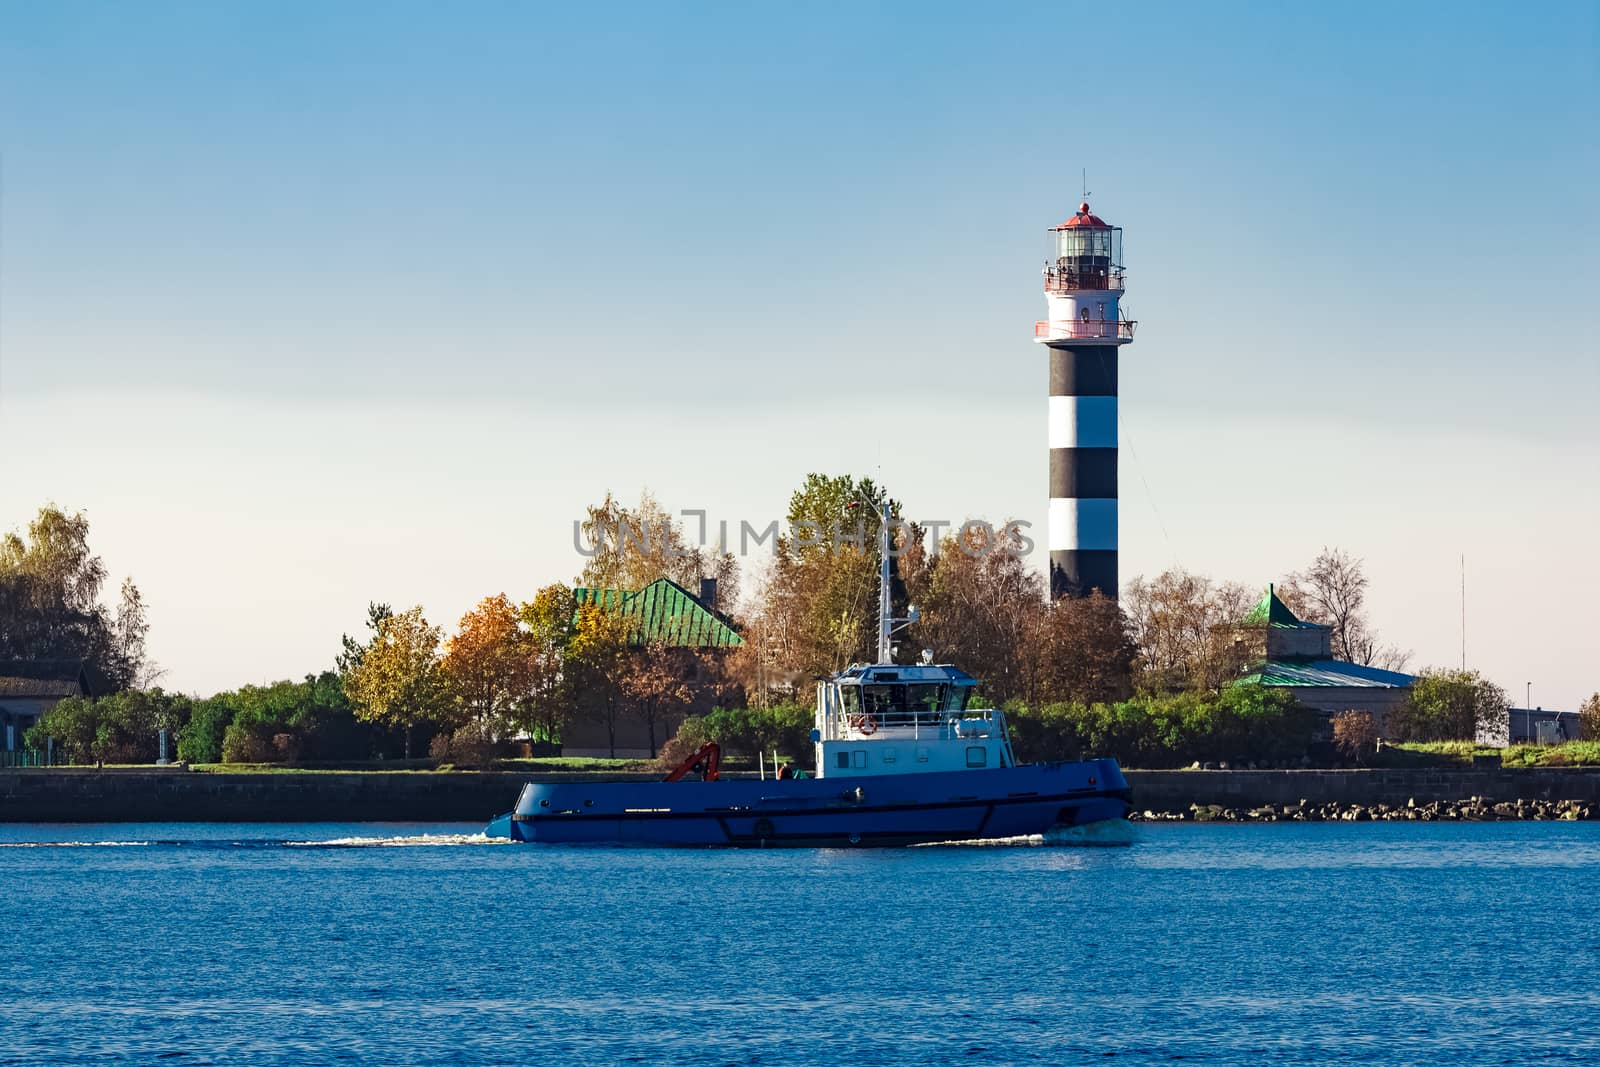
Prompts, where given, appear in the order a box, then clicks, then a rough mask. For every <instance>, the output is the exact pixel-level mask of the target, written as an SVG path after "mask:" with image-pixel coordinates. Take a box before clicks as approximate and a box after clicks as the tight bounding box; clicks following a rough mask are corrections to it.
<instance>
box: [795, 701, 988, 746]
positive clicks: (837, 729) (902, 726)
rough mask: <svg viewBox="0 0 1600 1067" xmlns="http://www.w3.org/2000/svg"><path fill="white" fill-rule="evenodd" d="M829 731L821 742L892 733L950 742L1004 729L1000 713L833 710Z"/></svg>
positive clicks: (858, 738) (985, 735) (828, 720)
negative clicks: (847, 711) (851, 711)
mask: <svg viewBox="0 0 1600 1067" xmlns="http://www.w3.org/2000/svg"><path fill="white" fill-rule="evenodd" d="M827 726H828V729H827V731H826V736H825V737H824V738H823V740H826V741H837V740H841V739H850V740H862V739H866V738H869V737H872V736H874V735H878V734H883V733H891V734H892V735H893V736H896V737H902V736H906V735H907V734H909V735H910V736H912V737H914V738H917V739H919V740H920V739H923V738H926V739H929V740H938V741H953V740H957V739H967V738H977V737H990V736H992V735H993V734H994V733H995V732H996V731H997V730H1000V729H1002V728H1003V720H1002V718H1001V716H1000V714H999V713H998V712H996V711H994V710H992V709H984V710H981V711H927V710H918V711H878V712H873V711H862V712H855V713H845V712H843V711H836V712H835V713H834V714H832V715H829V716H828V718H827Z"/></svg>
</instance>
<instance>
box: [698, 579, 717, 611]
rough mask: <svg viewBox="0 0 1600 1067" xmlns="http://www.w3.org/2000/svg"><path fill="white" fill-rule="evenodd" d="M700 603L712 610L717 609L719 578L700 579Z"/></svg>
mask: <svg viewBox="0 0 1600 1067" xmlns="http://www.w3.org/2000/svg"><path fill="white" fill-rule="evenodd" d="M700 603H701V604H702V605H703V606H705V607H708V608H710V609H711V610H712V611H715V610H717V580H716V579H715V578H702V579H700Z"/></svg>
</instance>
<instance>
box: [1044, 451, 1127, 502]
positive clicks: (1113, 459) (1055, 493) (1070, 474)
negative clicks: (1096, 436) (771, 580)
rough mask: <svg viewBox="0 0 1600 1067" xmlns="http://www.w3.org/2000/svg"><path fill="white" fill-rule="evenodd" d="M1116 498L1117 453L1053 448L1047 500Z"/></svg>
mask: <svg viewBox="0 0 1600 1067" xmlns="http://www.w3.org/2000/svg"><path fill="white" fill-rule="evenodd" d="M1116 495H1117V450H1116V449H1114V448H1052V449H1051V450H1050V499H1051V500H1066V499H1068V498H1078V499H1093V498H1095V497H1100V498H1103V499H1114V498H1115V497H1116Z"/></svg>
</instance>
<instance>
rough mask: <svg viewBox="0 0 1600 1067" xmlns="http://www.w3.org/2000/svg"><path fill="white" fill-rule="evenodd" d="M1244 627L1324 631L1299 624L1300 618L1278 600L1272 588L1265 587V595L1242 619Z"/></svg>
mask: <svg viewBox="0 0 1600 1067" xmlns="http://www.w3.org/2000/svg"><path fill="white" fill-rule="evenodd" d="M1244 625H1246V626H1285V627H1291V628H1293V629H1296V630H1326V629H1327V627H1326V626H1322V625H1320V624H1318V623H1314V622H1301V621H1300V617H1299V616H1298V615H1296V614H1295V613H1294V612H1292V611H1290V610H1289V605H1287V604H1285V603H1284V602H1283V601H1281V600H1279V599H1278V594H1277V592H1276V590H1275V589H1274V587H1273V586H1270V585H1269V586H1267V595H1266V596H1264V597H1262V598H1261V601H1260V603H1258V604H1256V606H1255V607H1253V608H1251V609H1250V613H1249V614H1248V615H1246V616H1245V617H1244Z"/></svg>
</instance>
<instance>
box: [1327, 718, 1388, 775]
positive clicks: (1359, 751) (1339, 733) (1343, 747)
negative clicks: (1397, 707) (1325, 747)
mask: <svg viewBox="0 0 1600 1067" xmlns="http://www.w3.org/2000/svg"><path fill="white" fill-rule="evenodd" d="M1377 745H1378V724H1377V723H1376V722H1375V721H1373V718H1372V713H1371V712H1368V711H1341V712H1340V713H1339V714H1337V715H1335V716H1334V717H1333V747H1334V748H1336V749H1338V750H1339V751H1340V752H1342V753H1344V754H1345V755H1346V756H1349V757H1350V758H1351V759H1353V760H1355V761H1356V762H1357V763H1360V762H1362V760H1363V758H1365V757H1366V756H1369V755H1371V754H1372V752H1373V751H1374V750H1376V748H1377Z"/></svg>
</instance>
